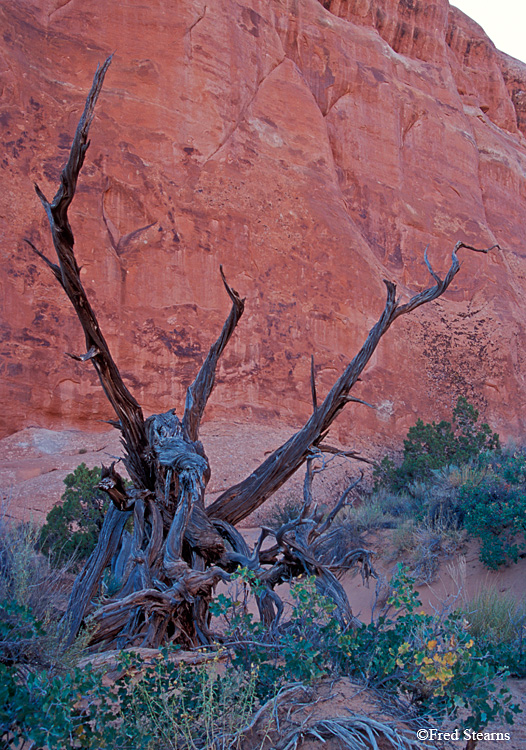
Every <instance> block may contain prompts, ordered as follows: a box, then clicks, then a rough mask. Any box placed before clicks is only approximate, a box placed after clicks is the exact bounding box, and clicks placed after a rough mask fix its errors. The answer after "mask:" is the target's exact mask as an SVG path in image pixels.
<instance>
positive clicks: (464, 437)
mask: <svg viewBox="0 0 526 750" xmlns="http://www.w3.org/2000/svg"><path fill="white" fill-rule="evenodd" d="M478 418H479V413H478V411H477V410H476V409H475V407H474V406H473V405H472V404H469V403H468V401H467V400H466V399H465V398H464V397H463V396H460V397H459V399H458V401H457V404H456V406H455V408H454V409H453V422H452V423H451V422H447V421H445V420H442V421H441V422H438V423H436V422H431V423H430V424H429V423H428V424H425V423H424V422H423V421H422V420H421V419H418V420H417V422H416V424H415V425H414V426H413V427H410V428H409V430H408V433H407V438H406V440H404V456H403V461H402V463H401V465H400V466H399V467H396V466H395V464H394V462H393V461H392V459H390V458H389V457H387V456H384V458H383V459H382V461H381V462H380V463H379V464H378V465H377V467H376V469H375V472H374V478H375V486H376V488H379V487H381V486H385V487H390V488H391V489H393V490H395V491H399V490H402V489H404V488H407V487H408V485H410V484H411V482H415V481H418V480H427V479H430V478H431V477H432V472H433V471H436V470H438V469H441V468H443V467H445V466H448V465H450V464H454V465H455V466H462V465H463V464H466V463H468V462H469V461H470V460H472V459H475V458H477V457H478V456H479V455H480V454H481V453H483V452H484V451H491V450H495V449H498V448H499V447H500V441H499V436H498V435H497V433H492V431H491V429H490V427H489V425H487V424H485V423H484V424H481V425H478V424H477V423H478Z"/></svg>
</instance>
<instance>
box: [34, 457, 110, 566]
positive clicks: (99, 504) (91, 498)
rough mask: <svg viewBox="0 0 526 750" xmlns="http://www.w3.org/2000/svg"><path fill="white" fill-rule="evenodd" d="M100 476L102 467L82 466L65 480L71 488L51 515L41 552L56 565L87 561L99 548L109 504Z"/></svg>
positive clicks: (42, 536)
mask: <svg viewBox="0 0 526 750" xmlns="http://www.w3.org/2000/svg"><path fill="white" fill-rule="evenodd" d="M100 476H101V474H100V469H99V468H97V467H95V468H94V469H88V467H87V466H86V464H80V466H77V468H76V469H75V471H74V472H73V473H72V474H68V475H67V477H66V478H65V479H64V484H65V485H66V487H67V489H66V491H65V492H64V494H63V495H62V499H61V503H60V504H59V505H56V506H55V507H54V508H52V509H51V510H50V512H49V513H48V514H47V517H46V523H45V525H44V526H43V528H42V533H41V538H40V546H41V549H42V550H43V551H45V552H47V553H49V554H50V555H51V557H52V560H53V562H54V563H63V562H64V561H67V560H70V559H72V558H73V557H75V558H76V559H77V560H84V559H85V558H86V557H88V556H89V555H90V554H91V552H92V551H93V549H94V548H95V545H96V544H97V539H98V536H99V532H100V530H101V528H102V524H103V522H104V515H105V513H106V509H107V507H108V502H109V501H108V496H107V495H106V493H104V492H102V490H99V489H98V487H97V485H98V483H99V482H100Z"/></svg>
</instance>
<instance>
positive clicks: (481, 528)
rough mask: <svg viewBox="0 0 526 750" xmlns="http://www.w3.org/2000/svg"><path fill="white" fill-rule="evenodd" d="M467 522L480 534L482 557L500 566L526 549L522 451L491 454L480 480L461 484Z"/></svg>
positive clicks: (489, 564)
mask: <svg viewBox="0 0 526 750" xmlns="http://www.w3.org/2000/svg"><path fill="white" fill-rule="evenodd" d="M460 497H461V504H462V509H463V512H464V525H465V527H466V530H467V531H468V533H470V534H473V535H474V536H476V537H478V538H480V542H481V545H480V559H481V561H482V562H483V563H484V564H485V565H486V566H487V567H488V568H491V569H493V570H496V569H497V568H499V567H500V566H501V565H506V564H509V563H511V562H517V560H518V558H519V555H520V554H521V553H522V552H523V550H525V549H526V537H525V534H526V468H525V457H524V455H523V454H521V453H515V454H511V455H503V456H501V457H497V458H495V457H489V458H488V459H487V472H486V474H485V475H484V478H483V479H482V480H481V481H479V482H478V483H468V484H466V485H464V486H463V487H462V488H461V493H460Z"/></svg>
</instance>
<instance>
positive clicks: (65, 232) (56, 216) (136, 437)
mask: <svg viewBox="0 0 526 750" xmlns="http://www.w3.org/2000/svg"><path fill="white" fill-rule="evenodd" d="M111 60H112V56H110V57H108V59H107V60H106V61H105V63H104V65H102V67H99V68H97V71H96V73H95V77H94V79H93V85H92V87H91V90H90V92H89V94H88V96H87V99H86V106H85V108H84V112H83V113H82V116H81V118H80V121H79V124H78V127H77V130H76V132H75V136H74V138H73V143H72V145H71V151H70V154H69V158H68V162H67V164H66V166H65V167H64V169H63V170H62V173H61V176H60V187H59V189H58V190H57V193H56V195H55V197H54V198H53V201H52V202H51V203H50V202H49V201H48V200H47V198H46V196H45V195H44V194H43V192H42V191H41V190H40V188H39V187H38V185H35V190H36V193H37V195H38V197H39V198H40V201H41V202H42V205H43V207H44V209H45V211H46V214H47V217H48V220H49V225H50V228H51V234H52V237H53V244H54V246H55V250H56V252H57V257H58V261H59V265H58V266H57V265H56V264H54V263H51V261H49V260H48V259H47V258H46V257H45V256H44V255H43V254H42V253H40V252H39V251H38V250H36V248H34V247H33V245H32V244H31V243H30V242H28V244H29V245H30V246H31V247H32V248H33V250H34V251H35V252H36V253H37V255H39V256H40V257H41V258H42V259H43V260H44V262H45V263H46V264H47V265H48V266H49V267H50V268H51V270H52V271H53V273H54V275H55V277H56V278H57V279H58V281H59V282H60V284H61V285H62V287H63V289H64V291H65V292H66V294H67V296H68V297H69V299H70V302H71V304H72V305H73V308H74V310H75V312H76V313H77V316H78V318H79V321H80V323H81V325H82V328H83V330H84V336H85V339H86V351H87V353H88V354H87V355H85V356H84V357H81V358H80V359H81V360H82V361H85V360H86V359H90V360H91V362H92V364H93V366H94V367H95V370H96V371H97V374H98V376H99V379H100V381H101V384H102V387H103V389H104V392H105V394H106V396H107V398H108V400H109V401H110V403H111V405H112V406H113V408H114V410H115V413H116V414H117V417H118V419H119V422H120V424H121V426H122V432H123V442H124V446H125V448H126V451H127V454H128V455H127V459H126V465H127V468H128V470H129V472H130V475H131V476H132V478H133V479H134V480H135V481H136V482H138V484H139V485H140V486H142V487H147V486H148V485H149V484H150V481H149V477H147V476H146V475H145V470H144V464H143V462H142V458H141V456H142V453H143V450H144V447H145V445H146V439H145V434H144V419H143V415H142V411H141V408H140V406H139V404H138V403H137V401H136V400H135V399H134V397H133V396H132V395H131V393H130V392H129V391H128V389H127V388H126V386H125V385H124V382H123V380H122V377H121V375H120V373H119V370H118V368H117V366H116V364H115V362H114V361H113V359H112V357H111V354H110V350H109V347H108V345H107V343H106V341H105V339H104V337H103V335H102V332H101V330H100V326H99V323H98V321H97V317H96V315H95V313H94V312H93V310H92V308H91V305H90V303H89V301H88V298H87V296H86V292H85V290H84V287H83V286H82V283H81V281H80V269H79V267H78V265H77V261H76V258H75V255H74V252H73V245H74V237H73V232H72V230H71V226H70V224H69V219H68V208H69V206H70V205H71V202H72V200H73V198H74V196H75V190H76V186H77V181H78V176H79V173H80V170H81V168H82V165H83V163H84V158H85V155H86V151H87V148H88V146H89V141H88V133H89V127H90V125H91V122H92V120H93V117H94V114H95V105H96V103H97V99H98V97H99V94H100V91H101V89H102V84H103V82H104V76H105V75H106V71H107V70H108V67H109V65H110V63H111Z"/></svg>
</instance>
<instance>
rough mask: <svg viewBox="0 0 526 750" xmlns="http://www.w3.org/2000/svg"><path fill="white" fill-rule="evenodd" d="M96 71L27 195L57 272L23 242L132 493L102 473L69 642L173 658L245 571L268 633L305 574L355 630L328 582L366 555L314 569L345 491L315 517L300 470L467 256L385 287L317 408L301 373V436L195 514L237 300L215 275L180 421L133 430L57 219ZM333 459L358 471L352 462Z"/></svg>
mask: <svg viewBox="0 0 526 750" xmlns="http://www.w3.org/2000/svg"><path fill="white" fill-rule="evenodd" d="M110 63H111V57H110V58H108V59H107V60H106V62H105V63H104V65H103V66H102V67H101V68H99V69H98V70H97V72H96V74H95V77H94V80H93V85H92V87H91V90H90V92H89V94H88V97H87V100H86V106H85V109H84V112H83V114H82V117H81V119H80V122H79V125H78V127H77V130H76V133H75V136H74V139H73V143H72V146H71V151H70V155H69V159H68V162H67V164H66V166H65V167H64V169H63V171H62V174H61V181H60V187H59V189H58V191H57V193H56V195H55V197H54V198H53V200H52V201H48V200H47V198H46V197H45V195H44V194H43V193H42V191H41V190H40V188H39V187H38V186H36V192H37V195H38V197H39V198H40V200H41V202H42V205H43V207H44V209H45V211H46V214H47V217H48V220H49V225H50V229H51V235H52V239H53V244H54V247H55V250H56V253H57V258H58V263H55V262H53V261H51V260H49V259H48V258H47V257H46V255H44V253H42V252H41V251H40V250H38V249H37V248H36V247H35V246H34V245H33V244H32V243H31V242H29V241H28V244H29V245H30V246H31V248H32V249H33V250H34V252H35V253H36V254H37V255H38V256H39V257H40V258H41V259H42V260H43V261H44V262H45V263H46V264H47V266H48V267H49V268H50V269H51V271H52V273H53V274H54V276H55V278H56V279H57V281H58V282H59V284H60V285H61V286H62V288H63V289H64V291H65V293H66V295H67V296H68V298H69V300H70V301H71V304H72V305H73V308H74V310H75V312H76V313H77V316H78V318H79V321H80V323H81V325H82V328H83V330H84V335H85V339H86V353H85V354H82V355H79V356H77V355H76V356H75V359H78V360H80V361H83V362H91V364H92V365H93V367H94V368H95V370H96V372H97V374H98V376H99V379H100V382H101V385H102V387H103V389H104V392H105V394H106V396H107V398H108V400H109V402H110V404H111V405H112V407H113V409H114V412H115V415H116V419H114V420H112V421H111V424H113V425H114V426H115V427H116V428H117V429H119V430H120V431H121V435H122V443H123V447H124V458H123V461H124V465H125V467H126V469H127V472H128V475H129V477H130V478H131V480H132V485H133V486H132V487H131V488H130V487H128V486H127V485H126V482H125V481H124V479H123V477H122V476H120V475H119V474H118V473H117V471H116V469H115V464H112V465H111V466H109V467H104V468H103V474H102V479H101V483H100V486H101V488H102V489H103V490H105V491H106V492H107V493H108V495H109V497H110V499H111V501H112V502H111V506H110V509H109V511H108V513H107V516H106V519H105V521H104V525H103V528H102V531H101V534H100V537H99V541H98V544H97V546H96V548H95V550H94V552H93V554H92V555H91V557H90V558H89V560H88V561H87V563H86V565H85V567H84V569H83V571H82V572H81V573H80V574H79V576H78V578H77V580H76V581H75V584H74V588H73V592H72V595H71V599H70V603H69V607H68V611H67V613H66V623H67V627H68V629H69V641H70V642H71V641H72V640H73V639H74V638H75V636H76V634H77V633H78V631H79V629H80V627H81V626H82V624H83V623H84V622H86V621H89V622H90V626H91V642H92V644H93V645H97V646H99V647H101V646H102V647H116V648H123V647H127V646H143V647H158V646H159V645H160V644H162V643H165V642H167V641H175V642H178V643H181V644H183V645H185V646H195V645H198V644H200V643H207V642H209V641H210V639H211V638H212V634H211V633H210V629H209V628H210V615H209V603H210V601H211V598H212V597H213V594H214V589H215V586H216V585H217V584H218V582H219V581H222V580H223V581H224V580H228V578H229V576H230V575H231V574H232V573H233V572H234V571H235V570H236V569H237V568H239V567H246V568H248V569H249V570H251V571H253V573H254V575H255V578H256V580H257V581H258V583H259V587H258V605H259V609H260V614H261V618H262V620H263V621H264V622H265V623H266V624H267V625H268V626H269V627H274V628H276V627H279V623H280V618H281V615H282V611H283V604H282V602H281V599H280V598H279V596H278V595H277V593H276V592H275V587H276V586H277V585H278V584H280V583H282V582H285V581H290V580H292V579H293V578H294V577H295V576H297V575H300V574H305V573H307V574H309V575H313V576H315V579H316V584H317V587H318V590H319V591H320V592H321V593H322V594H325V595H327V596H330V597H331V598H332V599H333V600H334V602H335V603H336V605H337V616H338V617H339V619H340V621H341V623H342V625H343V626H345V627H356V626H357V625H358V621H357V620H356V618H355V617H354V615H353V613H352V610H351V607H350V605H349V602H348V599H347V596H346V595H345V592H344V590H343V587H342V586H341V584H340V583H339V580H338V577H337V575H336V573H337V571H338V569H341V568H342V566H343V567H344V568H345V567H349V566H350V565H358V564H359V565H361V567H362V571H363V574H364V575H365V576H368V575H371V574H374V571H373V569H372V567H371V561H370V554H369V552H368V551H367V550H364V549H356V550H352V551H351V552H350V553H349V554H348V555H347V556H346V557H345V558H344V559H341V560H332V561H330V563H327V561H322V559H321V554H320V552H321V550H322V549H324V547H326V546H327V543H329V542H330V534H331V524H332V522H333V521H334V518H335V517H336V514H337V512H338V510H339V509H340V508H341V507H343V505H344V504H345V502H346V500H347V498H348V496H349V493H350V491H351V489H352V486H351V487H349V488H348V490H347V491H346V492H345V493H344V494H343V495H342V498H340V501H339V503H338V504H337V506H336V508H335V509H334V510H333V511H332V512H331V514H329V516H328V517H327V518H325V519H324V518H323V517H322V515H321V514H320V513H319V512H318V510H317V507H316V505H315V503H314V502H313V499H312V491H311V486H312V475H313V461H314V460H315V459H320V457H321V456H323V455H324V454H325V453H332V454H334V452H335V450H336V449H334V448H332V447H331V446H329V445H326V443H325V442H324V440H325V439H326V436H327V432H328V430H329V428H330V426H331V425H332V423H333V422H334V420H335V419H336V417H337V416H338V414H339V413H340V412H341V411H342V409H343V408H344V407H345V406H346V404H348V403H349V402H352V401H359V399H355V398H353V397H351V396H350V395H349V394H350V391H351V389H352V387H353V386H354V385H355V383H356V382H357V380H358V379H359V377H360V375H361V373H362V371H363V370H364V368H365V367H366V365H367V363H368V362H369V360H370V358H371V356H372V354H373V352H374V351H375V349H376V347H377V345H378V343H379V341H380V339H381V337H382V336H383V335H384V333H385V332H386V331H387V330H388V329H389V327H390V326H391V324H392V323H393V322H394V321H395V320H396V318H398V317H400V315H404V314H405V313H408V312H411V311H412V310H415V309H416V308H417V307H419V306H420V305H423V304H425V303H427V302H431V301H432V300H434V299H436V298H437V297H439V296H440V295H442V294H443V293H444V292H445V291H446V289H447V288H448V286H449V285H450V283H451V281H452V280H453V278H454V276H455V275H456V273H457V272H458V270H459V263H458V259H457V251H458V250H459V249H460V248H461V247H468V246H467V245H464V244H463V243H457V245H456V247H455V249H454V251H453V256H452V263H451V266H450V268H449V270H448V272H447V274H446V276H445V277H444V279H441V278H440V277H439V276H438V275H437V274H436V273H435V272H434V271H433V269H432V268H431V266H430V264H429V262H428V260H427V256H426V257H425V261H426V264H427V266H428V268H429V271H430V273H431V275H432V277H433V280H434V281H435V282H436V283H435V284H434V285H433V286H431V287H429V288H428V289H425V290H424V291H422V292H420V293H419V294H416V295H415V296H414V297H412V298H411V299H410V300H409V301H408V302H406V303H405V304H401V303H400V301H399V300H397V299H396V287H395V285H394V284H393V283H391V282H389V281H386V282H385V284H386V287H387V299H386V302H385V307H384V310H383V312H382V314H381V315H380V317H379V319H378V321H377V323H376V324H375V325H374V327H373V328H372V329H371V331H370V332H369V335H368V336H367V339H366V341H365V342H364V344H363V346H362V347H361V349H360V351H359V352H358V353H357V354H356V356H355V357H354V359H353V360H352V361H351V362H350V363H349V364H348V366H347V367H346V368H345V370H344V372H343V373H342V375H341V376H340V378H339V379H338V380H337V381H336V382H335V383H334V385H333V387H332V388H331V390H330V391H329V393H328V395H327V396H326V398H325V399H324V400H323V402H322V403H321V404H318V398H317V394H316V384H315V380H314V367H312V372H311V391H312V402H313V410H312V415H311V417H310V418H309V420H308V421H307V422H306V424H305V425H304V426H303V428H302V429H301V430H299V431H298V432H297V433H296V434H295V435H293V436H292V437H291V438H290V439H289V440H288V441H287V442H286V443H285V444H284V445H282V446H281V447H280V448H278V449H277V450H276V451H274V453H272V455H270V456H269V457H268V458H267V459H266V460H265V461H264V462H263V463H262V464H261V465H260V466H259V467H258V468H257V469H256V470H255V471H254V472H253V473H252V474H251V475H250V476H248V477H247V478H246V479H244V480H243V481H242V482H240V483H239V484H236V485H235V486H233V487H231V488H230V489H228V490H226V492H224V493H223V494H222V495H221V496H220V497H219V498H218V499H217V500H216V501H215V502H214V503H213V504H212V505H210V506H209V507H206V506H205V492H206V486H207V483H208V481H209V479H210V467H209V464H208V459H207V457H206V453H205V451H204V448H203V445H202V444H201V442H200V441H199V426H200V423H201V419H202V416H203V412H204V409H205V407H206V404H207V401H208V398H209V396H210V394H211V392H212V389H213V387H214V379H215V372H216V368H217V364H218V361H219V358H220V357H221V354H222V352H223V351H224V349H225V347H226V346H227V344H228V341H229V340H230V338H231V336H232V335H233V333H234V331H235V329H236V326H237V324H238V323H239V320H240V319H241V316H242V315H243V311H244V300H243V299H241V297H240V296H239V294H238V293H237V292H236V291H235V290H234V289H232V288H231V287H230V286H229V284H228V283H227V281H226V278H225V276H224V274H223V269H222V268H221V269H220V272H221V277H222V280H223V284H224V287H225V290H226V293H227V295H228V297H229V298H230V302H231V309H230V312H229V314H228V317H227V319H226V321H225V324H224V326H223V329H222V331H221V333H220V335H219V338H218V339H217V341H216V342H215V343H214V344H213V345H212V347H211V348H210V351H209V353H208V355H207V357H206V359H205V361H204V363H203V365H202V367H201V369H200V371H199V373H198V375H197V377H196V379H195V380H194V382H193V383H192V385H190V387H189V388H188V390H187V395H186V403H185V409H184V414H183V417H182V419H181V420H180V419H179V418H178V417H177V416H176V414H175V411H174V410H170V411H168V412H166V413H164V414H156V415H154V416H152V417H149V418H148V419H144V417H143V413H142V409H141V407H140V405H139V404H138V402H137V401H136V400H135V398H134V397H133V395H132V394H131V393H130V392H129V390H128V389H127V387H126V385H125V384H124V382H123V380H122V377H121V375H120V373H119V369H118V367H117V365H116V364H115V362H114V361H113V358H112V356H111V353H110V350H109V347H108V345H107V343H106V340H105V338H104V336H103V335H102V332H101V329H100V326H99V323H98V321H97V317H96V315H95V312H94V311H93V309H92V307H91V305H90V303H89V300H88V297H87V295H86V292H85V290H84V288H83V285H82V283H81V280H80V272H79V266H78V264H77V261H76V258H75V255H74V252H73V244H74V239H73V232H72V229H71V226H70V224H69V220H68V208H69V206H70V204H71V202H72V200H73V198H74V195H75V190H76V186H77V180H78V177H79V173H80V170H81V168H82V165H83V163H84V158H85V155H86V151H87V148H88V146H89V141H88V132H89V128H90V125H91V123H92V120H93V117H94V112H95V105H96V102H97V99H98V97H99V94H100V92H101V89H102V85H103V81H104V77H105V75H106V72H107V70H108V67H109V65H110ZM469 249H472V250H474V249H475V248H469ZM480 252H487V251H480ZM72 356H73V355H72ZM346 455H347V456H350V457H352V458H355V459H357V460H364V459H361V457H360V456H358V455H357V454H356V453H354V452H352V451H348V452H347V453H346ZM305 463H307V472H306V482H305V493H304V503H303V507H302V510H301V512H300V513H299V515H298V517H297V518H296V519H294V520H292V521H291V522H289V523H286V524H284V525H283V526H281V528H280V529H278V530H277V531H276V530H271V529H268V528H264V529H262V532H261V536H260V538H259V540H258V542H257V543H256V545H255V546H254V549H253V550H249V549H248V547H247V545H246V543H245V541H244V539H243V537H242V536H241V534H240V533H239V532H238V531H237V530H236V528H235V526H236V524H238V523H239V522H240V521H242V520H243V519H245V518H246V517H247V516H248V515H250V513H252V512H253V511H254V510H255V509H256V508H258V507H259V506H260V505H261V504H262V503H264V502H265V501H266V500H267V499H268V498H269V497H270V496H271V495H272V494H273V493H274V492H275V491H276V490H277V489H278V488H279V487H281V486H282V485H283V483H284V482H286V481H287V479H288V478H289V477H290V476H292V474H294V472H296V471H297V470H298V469H299V468H300V467H301V466H302V465H304V464H305ZM353 486H354V485H353ZM130 528H131V530H130ZM269 537H273V543H272V544H271V546H270V547H268V548H265V549H263V544H264V541H265V540H266V539H267V538H269Z"/></svg>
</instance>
